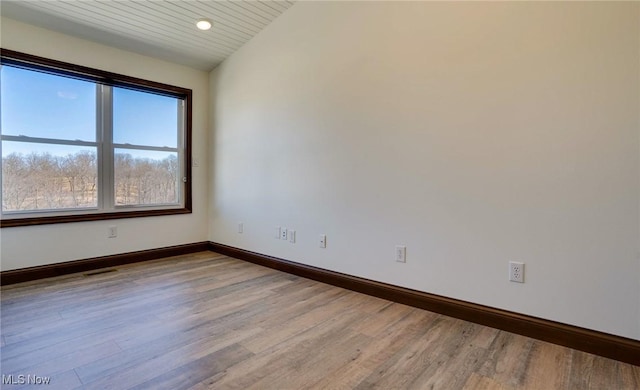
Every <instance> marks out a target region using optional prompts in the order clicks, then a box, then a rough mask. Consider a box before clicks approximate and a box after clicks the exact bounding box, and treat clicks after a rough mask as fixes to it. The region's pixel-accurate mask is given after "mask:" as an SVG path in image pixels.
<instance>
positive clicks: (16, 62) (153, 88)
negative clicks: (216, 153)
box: [0, 48, 192, 228]
mask: <svg viewBox="0 0 640 390" xmlns="http://www.w3.org/2000/svg"><path fill="white" fill-rule="evenodd" d="M0 63H1V64H2V65H5V64H6V65H12V66H18V67H21V68H24V69H27V70H35V71H42V72H46V73H50V74H54V75H58V76H63V77H70V78H75V79H79V80H84V81H90V82H94V83H97V84H105V85H109V86H112V87H124V88H128V89H133V90H137V91H140V92H151V93H155V94H161V95H165V96H171V97H175V98H178V99H180V100H182V101H183V102H184V129H183V131H184V145H183V156H182V161H181V163H182V165H183V169H182V172H183V175H184V179H183V181H184V183H183V184H184V191H183V193H182V198H183V203H184V205H183V206H182V205H178V206H175V205H170V206H168V205H148V206H145V205H140V206H133V207H136V209H135V210H129V208H132V207H131V206H127V207H115V206H116V205H114V207H113V209H109V210H106V211H104V210H100V211H96V210H95V209H93V208H92V209H89V210H86V209H84V210H83V209H72V210H68V209H63V210H47V211H46V212H43V213H46V214H48V215H34V214H38V212H39V211H37V210H36V211H26V212H24V213H19V212H18V213H14V212H11V213H8V214H1V213H0V214H1V219H0V228H5V227H16V226H33V225H45V224H56V223H67V222H83V221H101V220H111V219H121V218H140V217H151V216H161V215H176V214H190V213H192V199H191V196H192V195H191V194H192V188H191V187H192V184H191V174H192V165H191V161H192V155H191V143H192V91H191V89H188V88H182V87H177V86H173V85H168V84H163V83H158V82H155V81H149V80H144V79H139V78H136V77H132V76H126V75H121V74H117V73H112V72H107V71H104V70H99V69H94V68H89V67H86V66H81V65H75V64H71V63H68V62H63V61H58V60H52V59H48V58H44V57H39V56H34V55H31V54H26V53H21V52H17V51H13V50H8V49H4V48H0ZM5 137H7V136H4V137H3V138H5ZM9 138H10V136H9ZM8 140H9V139H8ZM0 142H1V141H0ZM108 142H110V143H111V142H112V140H109V141H108ZM98 164H100V161H98ZM113 169H115V167H112V169H111V174H113ZM99 170H100V171H101V170H102V169H100V168H99ZM98 177H99V178H98V181H99V182H100V180H101V179H100V174H99V176H98ZM52 213H55V214H56V215H51V214H52ZM18 214H19V216H17V215H18ZM8 215H11V217H9V218H7V216H8ZM23 215H28V216H23Z"/></svg>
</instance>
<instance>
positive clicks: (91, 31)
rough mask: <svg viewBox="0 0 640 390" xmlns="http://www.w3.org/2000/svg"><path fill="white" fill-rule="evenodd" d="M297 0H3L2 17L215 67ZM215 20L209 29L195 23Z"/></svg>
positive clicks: (159, 56) (202, 67) (173, 58)
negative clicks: (202, 20)
mask: <svg viewBox="0 0 640 390" xmlns="http://www.w3.org/2000/svg"><path fill="white" fill-rule="evenodd" d="M293 3H294V1H289V0H276V1H213V0H124V1H122V0H120V1H117V0H107V1H105V0H36V1H33V0H31V1H25V0H2V5H1V7H0V12H1V13H2V16H4V17H8V18H11V19H15V20H19V21H23V22H25V23H29V24H32V25H35V26H39V27H43V28H47V29H50V30H54V31H58V32H62V33H65V34H69V35H72V36H76V37H79V38H84V39H88V40H91V41H95V42H98V43H102V44H106V45H109V46H113V47H117V48H121V49H125V50H130V51H134V52H137V53H140V54H144V55H148V56H152V57H156V58H160V59H164V60H168V61H171V62H176V63H181V64H183V65H187V66H190V67H193V68H197V69H203V70H211V69H213V68H214V67H215V66H217V65H218V64H219V63H220V62H222V61H223V60H224V59H225V58H227V57H228V56H229V55H230V54H231V53H233V52H234V51H236V50H237V49H238V48H240V47H241V46H242V45H244V44H245V43H247V42H248V41H249V40H250V39H251V38H252V37H253V36H254V35H256V34H257V33H258V32H260V31H261V30H262V29H263V28H265V27H266V26H267V25H268V24H269V23H271V22H272V21H273V20H274V19H275V18H277V17H278V16H280V14H282V13H283V12H284V11H286V10H287V9H288V8H289V7H291V6H292V5H293ZM201 18H206V19H210V20H211V21H213V27H212V28H211V30H209V31H200V30H198V29H197V28H196V26H195V23H196V21H197V20H198V19H201Z"/></svg>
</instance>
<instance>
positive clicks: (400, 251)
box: [396, 245, 407, 263]
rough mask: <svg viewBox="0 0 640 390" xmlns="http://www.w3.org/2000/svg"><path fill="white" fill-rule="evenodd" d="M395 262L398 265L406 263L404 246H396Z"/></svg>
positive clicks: (405, 248)
mask: <svg viewBox="0 0 640 390" xmlns="http://www.w3.org/2000/svg"><path fill="white" fill-rule="evenodd" d="M396 261H397V262H399V263H406V262H407V247H406V246H404V245H396Z"/></svg>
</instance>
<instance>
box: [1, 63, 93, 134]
mask: <svg viewBox="0 0 640 390" xmlns="http://www.w3.org/2000/svg"><path fill="white" fill-rule="evenodd" d="M0 84H1V89H0V93H1V94H2V102H1V107H0V109H1V110H2V111H1V112H2V120H1V126H2V127H1V128H2V134H4V135H24V136H29V137H39V138H57V139H66V140H82V141H91V142H93V141H95V140H96V85H95V84H94V83H91V82H86V81H80V80H76V79H70V78H67V77H61V76H54V75H50V74H47V73H41V72H36V71H30V70H24V69H20V68H15V67H12V66H8V65H3V66H2V67H1V68H0Z"/></svg>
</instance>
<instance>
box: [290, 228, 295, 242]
mask: <svg viewBox="0 0 640 390" xmlns="http://www.w3.org/2000/svg"><path fill="white" fill-rule="evenodd" d="M289 242H290V243H292V244H295V242H296V231H295V230H289Z"/></svg>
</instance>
